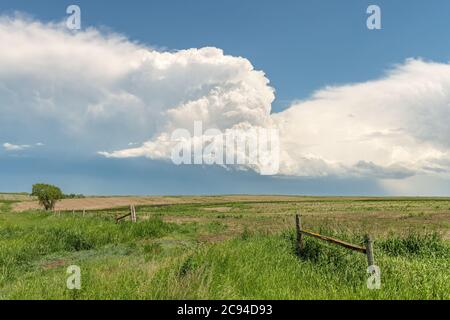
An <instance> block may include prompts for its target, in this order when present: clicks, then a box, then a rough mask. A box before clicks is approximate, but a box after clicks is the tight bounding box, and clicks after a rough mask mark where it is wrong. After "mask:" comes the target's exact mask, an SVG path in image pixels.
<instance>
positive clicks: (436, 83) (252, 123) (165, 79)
mask: <svg viewBox="0 0 450 320" xmlns="http://www.w3.org/2000/svg"><path fill="white" fill-rule="evenodd" d="M0 39H2V41H1V43H0V111H1V114H2V115H6V116H4V117H2V118H0V134H4V135H5V136H13V135H14V134H15V133H16V134H17V135H19V134H25V133H19V132H20V131H21V128H23V127H26V128H27V130H26V131H25V132H26V134H28V135H33V136H34V137H39V139H42V140H44V139H47V140H48V141H50V142H52V139H56V140H57V139H61V141H68V140H69V141H72V142H73V143H75V144H76V146H77V148H74V150H76V152H82V151H85V152H90V151H94V150H95V151H98V150H102V152H101V153H100V154H101V155H103V156H107V157H119V158H127V157H149V158H151V159H170V156H171V148H172V147H173V145H171V144H170V143H169V141H170V136H171V133H172V132H173V131H174V130H176V129H179V128H186V129H188V130H190V131H192V130H193V125H194V122H195V121H201V122H202V124H203V126H204V128H214V129H219V130H221V131H223V132H225V131H227V130H230V129H239V128H276V129H278V130H279V133H280V158H279V160H280V170H279V173H280V174H282V175H292V176H310V177H315V176H328V175H337V176H369V177H378V178H383V179H384V178H385V179H391V178H396V179H399V178H405V177H409V176H412V175H416V174H429V175H439V176H448V175H449V173H450V129H449V126H448V123H449V121H450V64H446V63H434V62H428V61H423V60H420V59H409V60H407V61H405V62H404V63H402V64H399V65H398V66H395V67H394V68H393V69H392V70H391V71H390V72H388V73H387V74H386V75H384V76H383V77H382V78H380V79H377V80H374V81H368V82H364V83H358V84H349V85H343V86H335V87H327V88H324V89H322V90H319V91H317V92H316V93H314V94H313V95H312V96H311V97H310V98H309V99H307V100H304V101H298V102H295V103H293V104H292V105H291V106H290V107H289V108H287V109H286V110H284V111H282V112H279V113H271V104H272V102H273V100H274V98H275V93H274V89H273V88H272V87H270V85H269V80H268V79H267V78H266V77H265V74H264V73H263V72H262V71H257V70H255V69H254V68H253V66H252V64H251V63H250V62H249V61H248V60H247V59H245V58H242V57H234V56H229V55H225V54H224V53H223V51H222V50H220V49H217V48H211V47H208V48H201V49H188V50H180V51H174V52H165V51H158V50H156V49H153V48H150V47H148V46H145V45H143V44H139V43H135V42H132V41H130V40H128V39H127V38H125V37H123V36H120V35H117V34H104V33H101V32H99V31H97V30H95V29H87V30H85V31H80V32H75V33H74V32H71V31H69V30H66V28H65V26H64V24H43V23H40V22H37V21H32V20H27V19H25V18H21V17H3V18H0ZM22 131H23V130H22ZM23 138H25V137H23ZM47 140H46V144H47V145H48V141H47ZM56 140H55V141H56ZM129 141H145V142H143V143H142V144H140V145H138V146H135V145H132V146H131V145H129ZM53 142H54V141H53ZM61 148H66V144H62V145H61ZM104 150H106V151H104ZM251 169H255V168H254V167H252V168H251ZM255 170H256V171H258V170H257V168H256V169H255Z"/></svg>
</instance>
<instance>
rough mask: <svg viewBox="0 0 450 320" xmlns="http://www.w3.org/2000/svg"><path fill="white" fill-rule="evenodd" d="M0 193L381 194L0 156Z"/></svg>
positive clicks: (220, 174)
mask: <svg viewBox="0 0 450 320" xmlns="http://www.w3.org/2000/svg"><path fill="white" fill-rule="evenodd" d="M0 167H1V168H2V170H1V172H0V191H3V192H21V191H30V189H31V185H32V184H33V183H36V182H48V183H54V184H57V185H59V186H61V187H62V188H63V190H64V192H66V193H84V194H91V195H182V194H184V195H194V194H204V195H211V194H287V195H295V194H299V195H363V196H364V195H379V196H383V195H387V193H386V191H385V190H383V188H382V187H381V186H380V184H379V183H378V182H377V181H376V180H374V179H348V178H346V179H343V178H342V179H341V178H330V177H328V178H283V177H268V176H259V175H258V174H256V173H254V172H250V171H247V172H242V171H239V172H236V171H229V170H225V169H224V168H221V167H211V166H206V167H205V166H179V167H178V166H174V165H173V164H171V163H169V162H160V161H151V160H149V159H144V158H137V159H103V158H98V157H93V158H91V159H89V158H85V159H76V160H72V159H70V158H65V159H61V158H58V160H49V159H47V158H19V157H16V158H13V157H4V158H0Z"/></svg>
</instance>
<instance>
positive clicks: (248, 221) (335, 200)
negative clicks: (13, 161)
mask: <svg viewBox="0 0 450 320" xmlns="http://www.w3.org/2000/svg"><path fill="white" fill-rule="evenodd" d="M130 204H134V205H135V206H136V213H137V222H136V223H133V222H131V221H130V219H129V217H127V218H124V219H123V220H122V221H120V222H119V223H116V220H115V218H116V217H117V216H121V215H124V214H126V213H127V212H128V210H129V208H128V205H130ZM83 210H85V211H84V213H83ZM296 213H300V214H301V215H302V223H303V227H304V228H305V229H307V230H311V231H314V232H317V233H320V234H323V235H327V236H332V237H335V238H338V239H341V240H344V241H347V242H351V243H353V244H357V245H363V243H364V236H365V235H366V234H370V235H371V236H372V237H373V239H374V240H375V242H374V253H375V262H376V265H377V266H379V268H380V271H381V288H380V289H378V290H370V289H368V288H367V278H368V274H367V271H366V269H367V261H366V256H365V255H364V254H361V253H358V252H354V251H350V250H347V249H345V248H342V247H339V246H336V245H334V244H330V243H327V242H324V241H321V240H318V239H315V238H309V237H305V239H304V241H305V243H304V249H303V251H302V252H301V254H300V256H298V255H296V251H295V242H296V238H295V221H294V215H295V214H296ZM71 265H76V266H79V267H80V270H81V289H80V290H69V289H68V288H67V286H66V281H67V278H68V274H67V268H68V267H69V266H71ZM0 299H450V199H448V198H367V197H366V198H357V197H353V198H345V197H302V196H292V197H291V196H210V197H206V196H205V197H201V196H198V197H187V196H186V197H184V196H183V197H181V196H180V197H95V198H89V197H88V198H85V199H67V200H63V201H61V202H60V203H59V204H58V206H57V208H56V211H55V212H45V211H43V210H40V209H39V207H38V205H37V203H36V202H35V201H34V199H32V198H31V197H29V196H27V195H24V194H0Z"/></svg>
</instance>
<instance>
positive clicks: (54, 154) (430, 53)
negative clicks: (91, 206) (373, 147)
mask: <svg viewBox="0 0 450 320" xmlns="http://www.w3.org/2000/svg"><path fill="white" fill-rule="evenodd" d="M69 4H77V5H79V6H80V7H81V10H82V24H83V29H86V27H95V28H97V29H100V30H109V31H113V32H117V33H120V34H122V35H124V36H125V37H127V38H128V39H129V40H131V41H136V42H139V43H141V44H142V45H144V46H147V47H153V48H156V49H158V50H168V51H173V50H180V49H189V48H202V47H206V46H211V47H216V48H220V49H222V50H223V51H224V53H225V54H226V55H231V56H234V57H244V58H246V59H248V61H250V62H251V64H252V65H253V66H254V67H255V69H257V70H263V71H264V72H265V74H266V77H267V78H268V79H269V80H270V86H271V87H273V88H274V89H275V101H274V102H273V103H272V112H274V113H276V112H280V111H282V110H285V109H287V108H288V107H290V106H291V105H292V104H293V103H294V101H296V100H307V99H310V97H311V95H313V94H314V92H315V91H317V90H320V89H323V88H325V87H327V86H343V85H346V84H349V83H364V82H366V81H369V80H372V79H378V78H381V77H383V76H385V74H386V72H387V71H389V70H392V68H395V66H397V65H400V64H403V63H405V60H406V59H408V58H422V59H424V60H425V61H433V62H437V63H442V64H446V63H448V61H449V60H450V42H449V41H448V40H447V36H448V31H449V30H450V20H449V19H448V13H449V12H450V3H449V2H448V1H445V0H442V1H438V0H434V1H433V2H432V4H430V2H429V1H408V2H407V3H406V2H405V1H361V0H351V1H332V0H327V1H318V0H315V1H312V0H311V1H234V0H229V1H220V2H219V1H203V0H196V1H181V0H180V1H137V0H136V1H100V0H95V1H92V0H91V1H43V0H39V1H33V2H30V1H20V0H19V1H18V0H14V1H9V0H2V2H1V3H0V13H1V14H2V15H12V14H13V13H14V12H15V11H20V12H24V13H26V14H28V15H30V16H31V17H32V18H33V19H35V20H38V21H40V22H43V23H45V22H51V21H61V20H63V19H64V18H65V16H66V15H65V9H66V7H67V6H68V5H69ZM369 4H377V5H379V6H380V7H381V10H382V30H374V31H370V30H368V29H367V28H366V19H367V14H366V12H365V11H366V8H367V7H368V5H369ZM446 115H447V113H446ZM10 125H11V126H10V127H8V128H7V129H5V127H4V130H2V129H1V128H0V142H1V143H4V142H10V143H15V144H30V143H37V142H40V141H41V140H46V138H48V139H47V140H48V141H52V139H54V140H53V141H54V143H53V144H52V143H48V142H47V141H43V142H44V143H45V147H43V148H37V147H36V148H29V150H26V152H15V153H11V152H5V151H3V152H2V151H0V163H1V167H2V169H1V171H0V190H3V191H23V190H25V191H27V190H29V189H30V186H31V184H32V183H34V182H36V181H38V180H39V181H48V182H52V183H56V184H58V185H61V186H62V187H63V189H64V190H65V191H67V192H76V193H89V194H192V193H202V194H211V193H249V194H250V193H271V194H277V193H285V194H298V193H301V194H342V195H348V194H361V195H387V194H394V195H395V194H411V195H416V194H436V195H449V194H450V191H449V190H450V188H449V187H450V184H449V182H448V179H447V178H446V177H444V176H431V177H428V176H426V177H423V178H420V177H419V178H412V179H415V180H414V181H416V182H415V183H417V188H407V187H405V186H402V185H401V184H402V183H401V182H399V181H390V182H388V183H387V184H386V183H384V182H380V179H379V177H373V176H362V177H354V176H343V177H342V176H340V177H334V176H324V177H318V176H317V175H313V176H310V177H309V176H306V177H305V176H298V175H293V176H290V175H287V176H283V177H262V176H259V175H258V174H257V173H254V172H251V171H245V172H242V171H228V170H225V169H223V168H219V167H205V166H200V167H193V166H184V167H175V166H173V165H172V164H171V163H168V162H165V161H159V160H150V159H147V158H133V159H129V158H125V159H110V158H103V157H99V156H98V155H97V154H95V153H94V152H91V151H92V150H90V149H89V151H90V152H86V153H83V152H79V153H76V152H74V149H76V148H77V145H76V144H72V145H70V146H69V145H65V144H64V140H63V139H62V138H61V139H60V140H58V139H56V138H55V137H46V136H45V135H43V136H40V137H36V131H33V130H30V132H29V134H28V136H27V134H24V131H25V132H27V130H28V129H27V128H23V127H22V128H21V132H20V133H19V132H17V131H16V130H14V127H15V126H16V124H14V121H12V122H10ZM16 129H17V127H16ZM2 131H3V132H2ZM444 132H446V131H444ZM2 134H3V136H4V138H3V139H1V138H2V137H1V135H2ZM31 138H33V139H34V140H36V141H34V140H33V139H31ZM142 138H144V137H142ZM145 138H150V137H145ZM31 140H33V141H31ZM444 144H445V143H444ZM110 147H111V148H112V149H113V150H116V149H121V148H122V147H121V146H119V145H114V144H112V145H110ZM81 149H83V148H81ZM440 150H441V149H440ZM362 160H365V159H362ZM368 161H369V160H368ZM370 162H374V163H376V161H372V160H370ZM403 183H404V184H407V185H409V184H411V181H409V182H406V181H404V182H403ZM419 184H420V185H419ZM387 185H389V187H386V186H387Z"/></svg>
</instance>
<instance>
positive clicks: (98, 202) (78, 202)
mask: <svg viewBox="0 0 450 320" xmlns="http://www.w3.org/2000/svg"><path fill="white" fill-rule="evenodd" d="M307 199H310V197H300V196H245V195H236V196H233V195H231V196H172V197H171V196H167V197H165V196H147V197H145V196H143V197H134V196H130V197H126V196H123V197H87V198H82V199H64V200H61V201H59V202H58V203H57V204H56V208H55V209H56V210H61V211H64V210H83V209H85V210H98V209H110V208H119V207H126V206H129V205H131V204H134V205H166V204H167V205H168V204H186V203H206V204H207V203H214V204H216V203H228V202H236V201H244V202H259V201H268V202H271V201H275V202H278V201H302V200H307ZM20 200H21V202H18V203H15V204H14V205H13V211H26V210H35V209H39V208H40V206H39V203H38V202H37V201H34V200H30V198H29V197H28V198H23V199H20ZM215 210H217V209H215Z"/></svg>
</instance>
